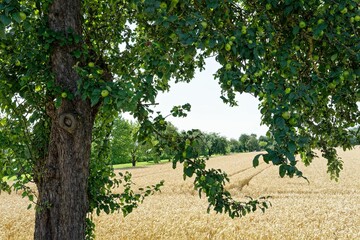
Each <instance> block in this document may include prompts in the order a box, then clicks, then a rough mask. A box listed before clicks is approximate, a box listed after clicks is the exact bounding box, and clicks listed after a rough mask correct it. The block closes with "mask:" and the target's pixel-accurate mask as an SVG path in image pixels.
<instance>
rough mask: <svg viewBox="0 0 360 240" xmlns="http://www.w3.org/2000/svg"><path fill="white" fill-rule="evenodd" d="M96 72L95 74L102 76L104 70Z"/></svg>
mask: <svg viewBox="0 0 360 240" xmlns="http://www.w3.org/2000/svg"><path fill="white" fill-rule="evenodd" d="M96 72H97V74H100V75H102V74H103V73H104V70H102V69H99V70H97V71H96Z"/></svg>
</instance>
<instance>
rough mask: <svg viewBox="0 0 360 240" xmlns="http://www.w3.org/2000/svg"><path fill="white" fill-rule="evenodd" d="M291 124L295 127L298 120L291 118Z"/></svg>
mask: <svg viewBox="0 0 360 240" xmlns="http://www.w3.org/2000/svg"><path fill="white" fill-rule="evenodd" d="M289 123H290V125H292V126H295V125H296V124H297V120H296V118H290V120H289Z"/></svg>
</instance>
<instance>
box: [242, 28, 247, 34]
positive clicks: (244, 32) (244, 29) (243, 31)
mask: <svg viewBox="0 0 360 240" xmlns="http://www.w3.org/2000/svg"><path fill="white" fill-rule="evenodd" d="M246 32H247V28H246V26H242V27H241V33H242V34H246Z"/></svg>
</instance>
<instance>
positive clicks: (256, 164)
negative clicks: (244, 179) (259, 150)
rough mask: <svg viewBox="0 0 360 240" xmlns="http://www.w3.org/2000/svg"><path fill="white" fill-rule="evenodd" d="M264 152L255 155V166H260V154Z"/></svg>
mask: <svg viewBox="0 0 360 240" xmlns="http://www.w3.org/2000/svg"><path fill="white" fill-rule="evenodd" d="M262 155H263V154H258V155H256V156H255V157H254V159H253V167H257V166H259V158H260V156H262Z"/></svg>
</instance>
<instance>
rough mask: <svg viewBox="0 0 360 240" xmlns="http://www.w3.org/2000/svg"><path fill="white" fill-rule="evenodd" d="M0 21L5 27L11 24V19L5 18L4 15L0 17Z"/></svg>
mask: <svg viewBox="0 0 360 240" xmlns="http://www.w3.org/2000/svg"><path fill="white" fill-rule="evenodd" d="M0 20H1V22H2V23H3V24H4V25H5V26H7V25H9V24H10V23H11V19H10V18H9V17H8V16H5V15H1V16H0Z"/></svg>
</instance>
